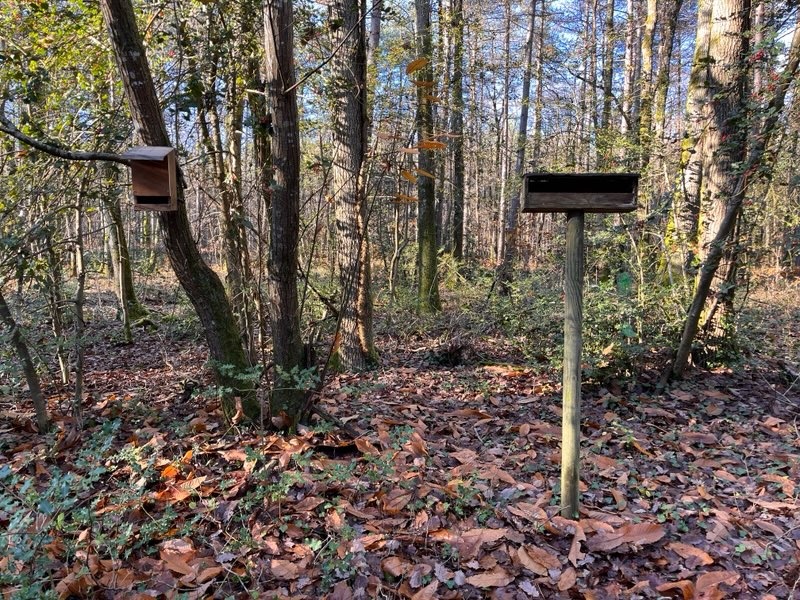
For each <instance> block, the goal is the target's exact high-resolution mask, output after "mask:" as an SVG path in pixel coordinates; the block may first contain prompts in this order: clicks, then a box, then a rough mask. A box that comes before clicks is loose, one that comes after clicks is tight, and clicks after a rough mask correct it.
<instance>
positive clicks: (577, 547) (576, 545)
mask: <svg viewBox="0 0 800 600" xmlns="http://www.w3.org/2000/svg"><path fill="white" fill-rule="evenodd" d="M585 541H586V532H585V531H584V530H583V527H581V526H580V525H579V524H578V523H576V524H575V535H574V536H572V542H571V543H570V546H569V556H567V558H568V559H569V562H571V563H572V566H574V567H577V566H578V561H580V560H583V559H584V558H585V557H586V553H585V552H582V551H581V542H585Z"/></svg>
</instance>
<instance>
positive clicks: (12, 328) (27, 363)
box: [0, 285, 50, 433]
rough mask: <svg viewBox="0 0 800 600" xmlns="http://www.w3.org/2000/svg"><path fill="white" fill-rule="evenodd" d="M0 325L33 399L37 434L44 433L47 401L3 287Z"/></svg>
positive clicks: (0, 298)
mask: <svg viewBox="0 0 800 600" xmlns="http://www.w3.org/2000/svg"><path fill="white" fill-rule="evenodd" d="M0 323H2V324H3V325H5V327H6V329H8V331H9V337H10V339H11V345H12V346H13V347H14V351H15V352H16V353H17V356H18V357H19V361H20V362H21V363H22V372H23V373H24V374H25V382H26V383H27V384H28V391H29V392H30V394H31V398H32V399H33V408H34V411H35V412H36V425H37V427H38V428H39V433H46V432H47V431H48V430H49V429H50V416H49V415H48V413H47V401H46V400H45V398H44V395H43V394H42V387H41V385H40V383H39V374H38V373H37V372H36V366H35V365H34V364H33V359H32V358H31V353H30V351H29V350H28V344H27V343H26V342H25V339H24V338H23V337H22V334H21V333H20V330H19V326H18V325H17V322H16V320H15V319H14V316H13V315H12V314H11V309H9V307H8V303H7V302H6V299H5V297H4V296H3V286H2V285H0Z"/></svg>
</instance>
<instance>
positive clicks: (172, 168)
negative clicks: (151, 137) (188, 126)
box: [122, 146, 178, 211]
mask: <svg viewBox="0 0 800 600" xmlns="http://www.w3.org/2000/svg"><path fill="white" fill-rule="evenodd" d="M122 156H123V158H126V159H128V161H129V164H130V167H131V184H132V187H133V208H134V209H136V210H164V211H166V210H177V209H178V169H177V164H176V160H175V149H174V148H170V147H168V146H138V147H136V148H131V149H130V150H128V151H127V152H126V153H125V154H123V155H122Z"/></svg>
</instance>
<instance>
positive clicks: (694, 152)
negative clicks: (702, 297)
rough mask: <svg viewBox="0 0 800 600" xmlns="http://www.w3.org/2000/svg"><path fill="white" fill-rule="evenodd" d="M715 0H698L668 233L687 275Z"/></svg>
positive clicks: (697, 202) (693, 245)
mask: <svg viewBox="0 0 800 600" xmlns="http://www.w3.org/2000/svg"><path fill="white" fill-rule="evenodd" d="M712 6H713V0H698V3H697V33H696V36H695V45H694V56H693V58H692V71H691V75H690V76H689V85H688V89H687V91H686V130H685V132H684V135H683V140H682V142H681V162H680V174H679V177H678V189H677V190H676V191H675V194H674V195H673V206H672V219H671V226H672V228H673V232H674V233H673V234H672V235H667V241H668V248H670V249H672V250H677V252H674V253H673V255H678V256H680V259H681V264H680V268H681V269H683V272H684V274H688V273H689V272H690V270H691V265H692V263H693V262H694V259H695V256H696V255H697V252H698V249H697V233H698V225H699V218H700V190H701V188H702V183H703V154H702V152H701V146H702V135H703V126H704V122H705V120H706V115H705V112H706V108H707V106H708V105H709V95H708V94H709V91H708V68H709V64H710V60H709V54H708V52H709V43H710V40H711V11H712Z"/></svg>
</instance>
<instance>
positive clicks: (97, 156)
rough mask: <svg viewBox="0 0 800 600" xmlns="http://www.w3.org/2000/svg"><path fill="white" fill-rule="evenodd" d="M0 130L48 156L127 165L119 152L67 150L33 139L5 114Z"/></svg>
mask: <svg viewBox="0 0 800 600" xmlns="http://www.w3.org/2000/svg"><path fill="white" fill-rule="evenodd" d="M0 131H2V132H3V133H6V134H8V135H10V136H11V137H13V138H16V139H18V140H19V141H20V142H22V143H23V144H25V145H27V146H30V147H31V148H35V149H36V150H39V151H41V152H44V153H45V154H49V155H50V156H55V157H56V158H63V159H64V160H104V161H108V162H115V163H120V164H122V165H129V164H130V162H129V161H128V159H126V158H123V157H122V156H120V155H119V154H112V153H110V152H83V151H78V150H68V149H67V148H63V147H61V146H58V145H56V144H49V143H47V142H42V141H40V140H37V139H34V138H32V137H30V136H29V135H26V134H24V133H22V132H21V131H20V130H19V129H17V128H16V127H15V126H14V124H13V123H11V121H9V120H8V119H6V117H5V115H2V114H0Z"/></svg>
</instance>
